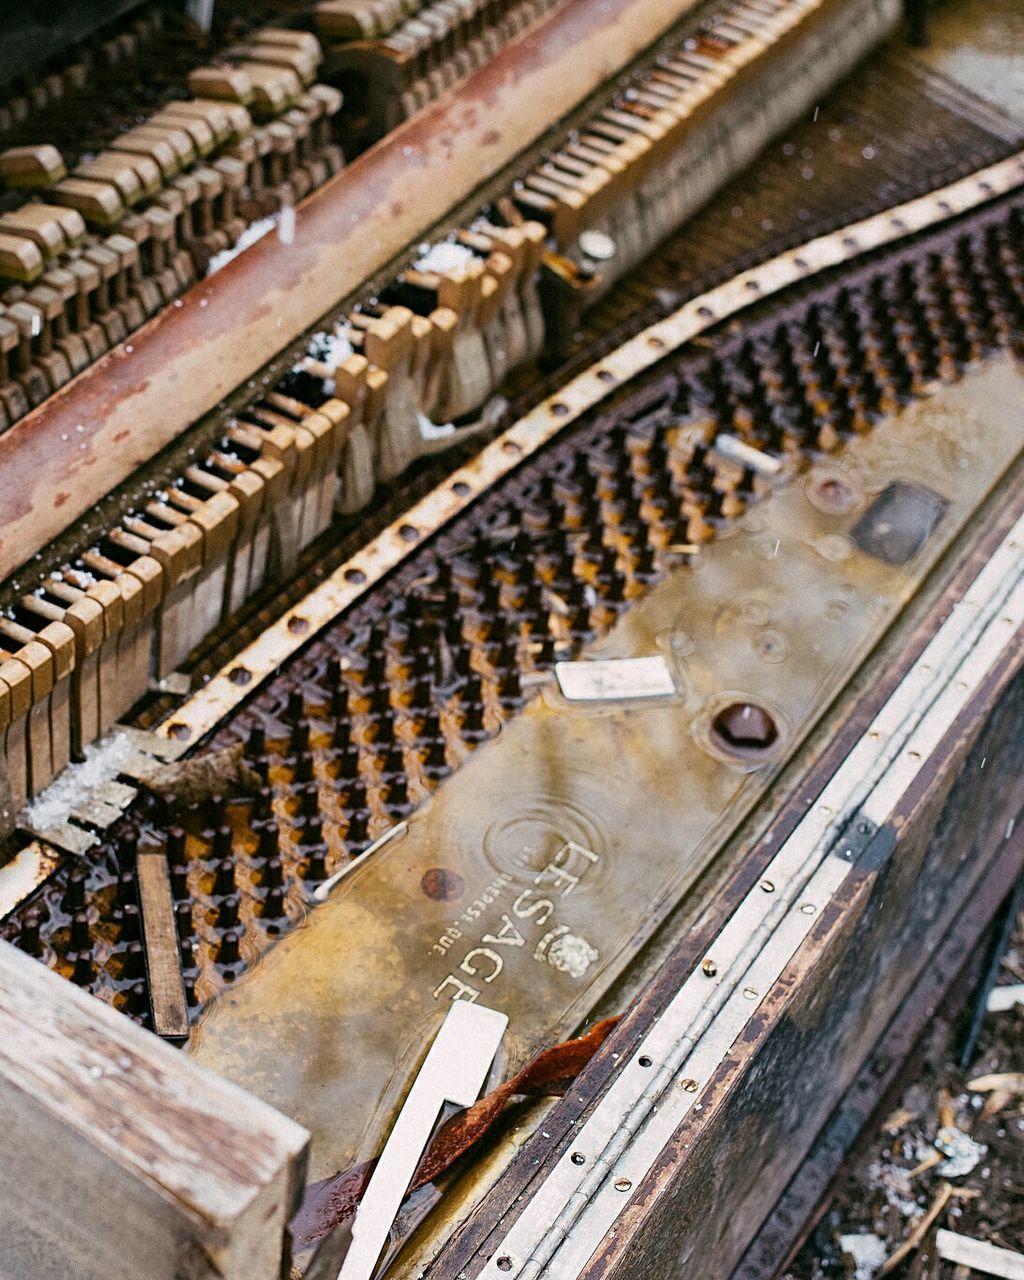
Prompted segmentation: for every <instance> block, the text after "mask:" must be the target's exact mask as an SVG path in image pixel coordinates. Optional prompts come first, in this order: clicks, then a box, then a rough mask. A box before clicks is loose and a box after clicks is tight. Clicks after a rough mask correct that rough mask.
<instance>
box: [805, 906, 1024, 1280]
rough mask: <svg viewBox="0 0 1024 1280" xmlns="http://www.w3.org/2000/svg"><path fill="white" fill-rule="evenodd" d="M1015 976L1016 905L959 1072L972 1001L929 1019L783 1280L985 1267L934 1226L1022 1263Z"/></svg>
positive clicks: (1019, 1023)
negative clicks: (975, 1035) (948, 1244)
mask: <svg viewBox="0 0 1024 1280" xmlns="http://www.w3.org/2000/svg"><path fill="white" fill-rule="evenodd" d="M1022 983H1024V913H1021V914H1019V915H1018V917H1017V921H1016V928H1015V931H1014V934H1013V938H1012V940H1011V943H1010V945H1009V947H1008V948H1007V949H1006V951H1005V952H1004V954H1003V956H1002V960H1001V962H1000V965H999V970H998V976H997V979H996V986H995V988H994V990H993V993H992V995H991V996H990V998H989V1000H988V1002H987V1012H986V1014H985V1017H984V1020H983V1022H982V1026H981V1034H980V1037H979V1039H978V1043H977V1047H976V1048H975V1051H974V1054H973V1056H972V1057H971V1060H970V1062H969V1063H968V1065H967V1066H966V1068H962V1067H961V1066H960V1065H959V1063H958V1058H959V1056H960V1052H961V1048H962V1045H963V1042H964V1035H965V1030H966V1026H967V1021H968V1019H969V1016H970V1012H971V1005H972V1004H973V998H971V999H968V1000H967V1002H966V1004H967V1012H966V1013H964V1014H961V1015H960V1016H959V1017H958V1018H956V1019H955V1020H954V1019H948V1020H947V1019H945V1018H943V1017H937V1018H936V1019H935V1021H934V1023H933V1025H932V1027H931V1029H930V1031H929V1033H928V1035H927V1038H926V1041H925V1044H924V1046H923V1051H922V1052H921V1053H919V1054H918V1055H915V1057H916V1064H915V1065H914V1067H913V1069H912V1070H911V1071H910V1072H909V1073H908V1076H907V1078H906V1079H905V1081H904V1084H903V1087H902V1090H899V1091H897V1093H896V1094H895V1097H894V1098H891V1099H890V1100H889V1103H888V1105H886V1107H884V1108H883V1110H884V1112H885V1114H883V1115H882V1117H881V1119H880V1121H879V1123H878V1124H877V1126H876V1127H875V1128H874V1130H873V1131H872V1132H871V1133H869V1134H868V1135H865V1137H864V1139H862V1142H861V1145H860V1152H859V1154H858V1155H857V1156H856V1158H855V1159H854V1160H853V1162H852V1164H851V1166H850V1167H849V1168H848V1170H847V1172H846V1173H845V1175H844V1176H842V1177H841V1179H840V1182H839V1184H838V1188H837V1191H836V1194H835V1197H834V1199H833V1201H832V1203H831V1205H830V1207H829V1208H828V1209H827V1210H826V1212H825V1214H824V1215H823V1216H822V1218H821V1221H820V1222H819V1224H818V1226H817V1228H816V1229H815V1231H814V1232H813V1233H812V1235H811V1237H810V1239H809V1240H808V1241H807V1243H806V1244H805V1245H804V1247H803V1249H802V1250H801V1251H800V1253H799V1254H798V1255H797V1258H796V1260H795V1261H794V1263H793V1264H792V1265H791V1266H790V1268H789V1269H788V1270H787V1271H786V1272H785V1274H784V1276H783V1280H833V1277H844V1278H845V1277H852V1278H853V1280H873V1278H874V1277H876V1276H881V1275H890V1276H893V1277H894V1278H895V1280H900V1278H901V1277H904V1278H905V1280H968V1277H971V1276H975V1275H977V1276H980V1275H982V1274H984V1273H983V1272H981V1271H977V1270H969V1269H968V1268H966V1267H964V1266H963V1265H961V1264H957V1263H955V1262H953V1261H948V1260H945V1259H944V1258H943V1257H941V1256H940V1253H942V1252H946V1251H947V1249H946V1248H943V1247H940V1245H941V1244H942V1240H944V1239H945V1237H943V1238H942V1240H940V1238H939V1232H941V1231H946V1232H948V1231H952V1232H956V1233H958V1234H959V1235H963V1236H968V1237H970V1238H972V1239H974V1240H978V1241H982V1242H985V1243H987V1244H989V1245H993V1246H995V1247H996V1248H997V1249H1002V1250H1007V1251H1009V1253H1010V1254H1011V1255H1014V1254H1016V1255H1018V1258H1019V1261H1018V1259H1012V1261H1011V1263H1010V1265H1011V1266H1012V1265H1013V1263H1014V1262H1016V1264H1017V1265H1018V1266H1019V1267H1021V1268H1024V1002H1021V1001H1019V1000H1017V998H1016V995H1015V994H1014V989H1015V988H1018V987H1020V985H1021V984H1022ZM1011 1001H1012V1003H1011ZM926 1219H927V1220H928V1221H927V1222H926ZM922 1227H923V1230H922ZM908 1245H909V1246H910V1247H909V1248H908V1247H907V1246H908ZM901 1250H902V1251H903V1252H902V1253H901V1252H900V1251H901ZM1000 1261H1001V1262H1002V1263H1004V1264H1005V1262H1006V1260H1005V1259H1001V1260H1000ZM996 1265H999V1264H998V1263H997V1264H996ZM991 1274H1006V1275H1010V1274H1019V1272H1015V1271H1012V1270H1007V1271H1005V1272H999V1273H995V1272H993V1273H991Z"/></svg>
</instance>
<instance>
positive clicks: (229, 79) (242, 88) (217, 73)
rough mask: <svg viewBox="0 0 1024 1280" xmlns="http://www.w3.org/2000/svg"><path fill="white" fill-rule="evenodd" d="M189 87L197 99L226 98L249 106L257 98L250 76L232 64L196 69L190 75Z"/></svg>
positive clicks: (226, 63)
mask: <svg viewBox="0 0 1024 1280" xmlns="http://www.w3.org/2000/svg"><path fill="white" fill-rule="evenodd" d="M188 87H189V89H190V90H191V92H192V93H194V94H195V95H196V97H197V98H224V99H226V100H227V101H228V102H240V103H242V105H243V106H248V104H249V103H250V102H252V100H253V97H254V96H255V90H254V89H253V86H252V81H251V80H250V79H249V76H248V74H247V73H246V72H245V71H244V70H243V69H242V68H241V67H235V66H232V65H231V63H230V62H225V63H219V64H217V65H216V66H212V67H196V68H195V70H194V71H190V72H189V73H188Z"/></svg>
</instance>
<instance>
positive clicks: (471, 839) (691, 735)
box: [190, 357, 1024, 1177]
mask: <svg viewBox="0 0 1024 1280" xmlns="http://www.w3.org/2000/svg"><path fill="white" fill-rule="evenodd" d="M1022 390H1024V374H1022V372H1021V370H1020V368H1019V366H1018V365H1017V364H1016V363H1015V362H1014V361H1013V360H1012V358H1010V357H1000V358H998V359H996V360H994V361H993V362H992V363H991V364H990V365H989V366H988V367H986V368H984V369H982V370H977V371H975V372H973V373H971V374H969V375H968V376H967V377H966V378H965V379H964V380H963V381H962V382H961V383H959V384H958V385H956V386H953V387H948V388H945V389H942V390H938V391H937V392H936V393H935V394H933V395H932V396H931V397H930V398H928V399H926V400H923V401H921V402H919V403H917V404H916V405H914V406H913V407H911V408H909V409H907V410H906V411H904V412H903V413H902V414H900V415H899V416H898V417H894V418H891V419H889V420H887V421H885V422H883V423H880V424H879V426H878V427H877V429H876V430H875V432H873V433H872V434H871V435H870V436H867V437H861V438H858V439H855V440H854V441H853V442H852V443H851V444H850V446H849V447H848V448H847V449H846V451H845V452H844V453H842V454H840V455H837V456H835V455H834V456H833V457H832V458H831V459H829V461H828V462H827V464H825V463H819V464H816V465H814V466H812V467H811V468H810V470H809V471H807V472H806V473H805V474H804V475H803V476H799V477H798V476H796V475H794V474H793V473H791V472H788V471H787V472H784V473H783V475H782V476H781V478H779V479H778V480H776V481H775V482H774V491H773V492H772V494H771V496H770V497H768V498H767V499H766V500H765V501H763V502H761V503H760V504H759V505H755V506H753V507H752V508H751V509H750V510H749V511H748V512H747V514H746V515H745V516H743V517H741V518H740V519H739V520H738V521H737V522H736V523H735V525H734V526H733V527H732V528H731V530H730V531H728V532H727V533H726V535H725V536H722V537H721V538H720V540H719V541H717V542H714V543H711V544H708V545H706V546H703V547H702V548H701V550H700V551H699V552H698V553H696V555H695V556H693V557H692V558H693V563H692V564H689V565H687V564H682V563H681V564H680V567H679V569H678V570H677V571H676V572H675V573H673V574H672V575H671V576H669V577H668V579H667V580H666V581H664V582H663V583H662V585H661V586H660V587H658V588H657V589H655V590H654V591H653V592H651V594H650V595H648V596H647V597H646V598H644V599H642V600H641V601H640V602H639V603H637V605H636V606H635V607H634V608H633V609H632V610H631V611H630V612H628V613H627V614H626V615H625V616H624V617H623V618H622V619H621V620H620V622H619V623H618V624H617V625H616V626H615V627H614V628H613V629H612V630H611V631H610V632H609V634H608V635H607V636H606V637H605V638H604V639H603V640H602V641H600V642H598V643H597V644H595V645H593V646H592V647H591V648H590V649H589V650H588V651H587V652H588V654H589V655H590V656H593V657H600V658H609V659H610V658H623V657H639V656H648V655H652V654H659V653H660V654H663V655H664V656H665V657H666V660H667V661H668V662H669V664H670V666H671V669H672V671H673V677H674V682H675V684H676V688H677V693H676V695H675V696H674V697H672V698H669V699H665V700H664V701H657V702H655V701H653V700H652V701H651V702H649V703H645V704H637V703H630V704H625V703H623V704H621V705H618V704H614V703H612V704H608V703H604V704H600V705H594V704H590V705H588V704H579V703H577V704H572V703H569V702H567V701H565V700H564V699H563V698H561V697H560V696H559V695H558V694H557V693H556V692H555V690H554V688H553V687H551V688H547V689H545V691H544V693H543V695H542V696H541V697H540V698H539V699H536V700H535V701H534V702H533V703H531V704H530V705H529V706H528V707H527V709H526V711H525V712H524V713H523V714H522V715H521V716H520V717H519V718H518V719H516V720H514V721H513V722H511V723H508V724H505V725H504V726H503V728H502V731H501V733H500V735H499V736H498V738H497V739H496V740H494V741H491V742H488V743H485V744H484V745H482V746H481V747H479V749H478V750H477V751H476V752H475V753H474V754H473V756H472V757H471V758H470V759H469V760H468V761H467V762H466V763H465V764H464V765H463V767H462V768H461V769H460V771H459V772H458V773H457V774H456V775H455V776H454V777H452V778H451V779H450V780H449V781H448V783H447V784H446V785H445V786H444V787H443V788H441V789H440V790H439V791H438V792H437V793H436V794H435V795H434V797H433V798H432V799H431V800H430V801H429V802H428V803H427V804H426V805H425V806H424V807H422V808H421V809H420V810H419V811H417V812H416V813H415V814H414V815H413V816H412V817H411V818H410V819H409V824H408V825H409V829H408V834H407V835H405V837H404V838H403V839H401V840H397V841H394V842H392V843H391V844H389V845H388V846H386V847H384V848H381V849H380V850H379V852H378V853H376V854H374V855H373V856H371V857H370V858H369V859H367V861H366V862H365V863H364V864H362V865H361V866H359V867H357V868H356V869H355V870H353V872H352V873H351V874H350V875H348V876H346V878H345V879H344V880H343V881H342V883H341V884H340V885H339V886H338V888H337V889H336V890H335V892H334V894H333V895H332V897H331V899H330V900H329V902H328V903H326V904H325V905H324V906H323V907H321V908H319V909H318V910H317V911H316V913H315V914H314V915H313V916H311V917H310V918H309V920H308V922H307V923H306V924H305V925H304V926H303V927H301V928H299V929H297V930H295V932H293V933H292V934H291V935H289V936H288V937H287V938H285V939H283V940H282V941H281V942H280V943H279V944H278V945H277V946H276V947H275V948H274V949H273V950H272V951H271V952H270V953H269V954H268V955H266V956H265V957H264V958H263V960H262V961H261V962H260V963H259V964H258V965H257V966H256V967H255V968H253V969H252V970H251V971H250V972H249V973H247V974H246V975H245V976H243V977H241V978H239V979H238V981H236V982H235V983H234V984H233V985H232V986H231V987H230V988H229V989H227V990H225V991H224V992H222V994H221V995H220V996H219V997H218V998H217V999H216V1000H215V1001H214V1003H213V1004H212V1006H211V1007H210V1009H209V1011H208V1013H207V1015H206V1016H205V1017H204V1018H203V1019H202V1021H201V1022H200V1024H199V1026H198V1028H197V1033H196V1034H195V1035H194V1038H193V1045H192V1048H191V1050H190V1052H191V1053H193V1054H194V1056H195V1057H196V1058H197V1059H198V1060H199V1061H200V1062H203V1063H205V1064H206V1065H209V1066H212V1067H214V1068H215V1069H217V1070H219V1071H221V1072H223V1073H224V1074H226V1075H227V1076H229V1077H230V1078H232V1079H235V1080H237V1081H238V1082H239V1083H241V1084H243V1085H245V1086H246V1087H247V1088H250V1089H252V1090H253V1091H254V1092H256V1093H257V1094H258V1095H260V1096H262V1097H264V1098H265V1099H267V1100H268V1101H270V1102H272V1103H274V1104H275V1105H276V1106H278V1107H280V1108H281V1109H282V1110H283V1111H284V1112H285V1113H286V1114H288V1115H290V1116H292V1117H294V1118H295V1119H297V1120H299V1121H300V1122H301V1123H302V1124H304V1125H305V1126H307V1127H308V1128H309V1129H310V1130H311V1131H312V1133H313V1135H314V1145H313V1163H312V1176H313V1177H318V1176H321V1175H323V1174H326V1173H330V1172H332V1171H334V1170H335V1169H337V1168H339V1167H343V1166H344V1165H346V1164H347V1163H349V1162H350V1161H351V1160H353V1159H355V1158H360V1157H362V1156H365V1155H368V1154H370V1153H371V1152H372V1151H373V1150H374V1149H376V1148H377V1147H378V1146H379V1143H380V1141H381V1138H382V1136H383V1134H384V1133H385V1132H386V1130H387V1127H388V1125H389V1123H390V1121H391V1119H392V1117H393V1115H394V1113H395V1111H396V1109H397V1107H398V1105H399V1103H400V1101H401V1097H402V1094H403V1091H404V1089H405V1088H406V1087H407V1084H408V1081H409V1079H410V1078H411V1075H412V1074H413V1072H414V1070H415V1067H416V1065H417V1063H418V1061H419V1059H420V1056H421V1055H422V1052H423V1051H424V1049H425V1047H426V1045H427V1044H428V1043H429V1041H430V1039H431V1037H432V1035H433V1033H434V1032H435V1031H436V1028H437V1026H438V1025H439V1023H440V1020H441V1018H442V1017H443V1013H444V1009H445V1008H446V1006H447V1003H448V1001H449V1000H451V999H453V998H460V999H480V1000H481V1001H482V1002H484V1003H486V1004H488V1005H489V1006H491V1007H494V1008H498V1009H501V1010H502V1011H503V1012H505V1013H507V1014H508V1015H509V1018H510V1033H511V1034H510V1036H509V1038H508V1041H507V1049H506V1061H505V1062H503V1063H501V1064H499V1070H500V1071H501V1072H502V1073H505V1072H507V1071H508V1070H511V1069H512V1067H513V1066H514V1065H515V1063H516V1062H519V1061H521V1060H522V1059H523V1058H525V1057H526V1056H528V1055H529V1054H530V1053H531V1052H532V1051H533V1050H534V1049H535V1048H536V1047H537V1046H538V1045H539V1044H540V1043H541V1042H543V1041H544V1040H546V1039H548V1038H550V1037H551V1036H553V1035H555V1034H557V1033H558V1032H559V1031H560V1030H563V1029H565V1028H567V1027H569V1026H571V1025H572V1024H574V1023H576V1022H578V1021H579V1020H580V1019H581V1018H582V1017H583V1016H584V1014H585V1013H586V1011H587V1009H588V1008H589V1007H590V1006H591V1005H592V1004H593V1003H594V1001H595V1000H596V999H597V997H598V995H599V993H600V992H601V991H602V990H604V989H605V988H606V987H607V985H608V984H609V983H610V982H611V980H612V979H613V978H614V977H615V976H616V975H617V974H618V973H619V972H621V970H622V968H623V967H624V965H625V964H626V963H627V962H628V960H629V958H630V957H631V956H632V955H633V954H635V952H636V950H637V948H638V947H639V945H640V944H641V942H642V940H643V939H644V938H645V937H646V936H647V935H648V934H649V933H650V931H651V929H652V928H653V927H654V925H655V924H656V923H657V921H658V920H659V919H660V918H662V917H663V915H664V914H665V912H666V911H667V910H668V909H669V907H670V906H671V905H672V904H673V903H674V902H675V901H677V900H678V898H679V897H680V896H681V894H682V893H683V892H685V890H686V888H687V886H688V885H689V884H690V883H692V881H693V879H694V877H695V876H696V875H697V874H698V873H699V871H700V870H701V869H702V868H703V867H705V866H706V865H707V863H708V861H709V860H710V859H711V858H712V857H713V855H714V853H715V850H716V849H717V848H719V847H720V845H721V842H722V841H723V840H724V838H725V837H726V836H727V835H728V833H729V831H730V830H731V829H733V828H734V826H735V825H736V823H737V822H738V821H739V819H740V818H741V817H742V815H743V814H744V813H745V812H747V811H748V810H749V808H750V806H751V805H752V804H753V803H754V802H755V801H756V800H757V798H758V797H759V796H761V795H762V794H763V793H764V790H765V788H766V786H767V785H768V783H769V781H770V780H771V778H772V777H773V776H774V774H775V773H776V771H777V769H778V768H779V766H780V764H781V762H782V761H783V760H784V759H785V758H786V757H787V756H788V754H789V753H790V752H791V751H792V750H793V748H794V747H795V745H796V744H797V743H798V742H799V740H800V739H801V738H802V737H803V735H804V734H805V733H806V732H807V731H808V729H809V728H810V726H811V725H812V724H813V722H814V721H815V719H816V718H817V717H818V716H819V715H820V714H821V712H822V711H823V710H824V708H825V707H826V706H827V705H828V704H829V702H830V701H831V700H832V698H833V697H834V696H835V695H836V694H837V692H838V691H839V690H840V689H841V688H842V687H843V685H844V683H845V682H846V681H847V680H848V679H849V677H850V675H851V674H852V673H853V671H854V670H855V669H856V666H857V664H858V663H859V662H860V660H861V659H862V658H863V657H864V656H865V655H866V653H867V652H868V651H869V649H870V648H872V647H873V646H874V645H875V644H876V643H877V641H878V639H879V638H880V636H881V635H882V634H883V633H884V631H885V629H886V626H887V625H888V623H889V622H890V621H891V620H892V619H893V618H894V617H895V615H896V614H897V613H898V611H899V609H900V608H901V606H902V605H903V604H904V603H905V601H906V600H907V599H908V598H909V597H910V596H911V595H912V594H913V592H914V591H915V590H916V588H917V586H918V585H919V584H920V582H921V581H922V579H923V577H924V575H925V574H926V572H927V571H928V569H929V568H930V567H931V566H932V565H933V564H934V563H935V562H936V560H937V559H938V557H939V556H940V555H941V553H942V552H943V551H944V550H945V548H946V547H948V546H949V544H950V542H951V540H952V539H953V538H954V537H955V535H956V533H957V531H958V530H959V529H960V528H962V527H963V525H964V524H965V522H966V521H967V519H968V518H969V516H970V514H971V512H972V511H973V510H974V509H975V508H976V507H977V505H978V503H979V502H980V501H981V500H982V499H983V497H984V496H985V494H986V493H987V492H988V491H989V490H990V488H991V487H992V485H993V484H994V483H995V482H996V480H997V479H998V478H999V476H1000V475H1001V474H1002V473H1003V471H1004V470H1005V468H1006V467H1007V466H1008V465H1009V463H1010V462H1011V461H1012V460H1013V458H1014V457H1015V456H1016V455H1017V453H1018V451H1019V449H1020V447H1021V444H1022V443H1024V441H1022V439H1021V432H1020V426H1019V421H1018V415H1017V413H1016V410H1015V405H1016V404H1017V403H1018V402H1019V397H1020V395H1021V392H1022ZM897 482H899V483H902V484H906V485H913V486H919V487H926V488H927V489H930V490H932V491H934V492H935V493H936V494H938V495H940V497H942V498H943V499H945V500H946V502H947V503H948V506H947V507H946V509H945V511H944V513H943V514H942V516H941V518H940V519H939V521H938V523H937V525H936V527H935V529H934V531H933V532H932V533H931V536H930V537H928V538H926V539H925V541H924V543H923V545H922V546H921V547H920V549H919V550H918V552H917V554H916V555H915V556H914V557H913V558H912V559H911V560H909V561H908V562H907V563H906V564H905V565H903V566H894V565H892V564H889V563H887V562H886V561H884V560H881V559H879V558H877V557H875V556H872V555H869V554H866V553H865V552H864V551H862V550H861V549H859V548H858V546H857V543H856V542H855V541H854V539H853V537H852V532H853V530H854V528H855V527H856V525H857V523H858V521H859V520H860V519H861V518H862V515H863V512H864V511H865V510H866V509H867V508H868V507H869V506H870V504H871V503H872V502H873V501H874V500H875V499H876V498H877V496H878V495H879V494H881V493H883V492H884V491H885V490H886V489H887V488H888V487H889V486H891V485H893V484H895V483H897ZM680 556H681V560H685V559H686V558H687V554H686V553H685V552H681V553H680ZM745 706H749V707H753V708H757V709H758V710H759V711H760V712H761V713H764V714H766V715H767V716H768V717H769V718H770V723H771V725H772V726H773V730H774V735H773V736H772V735H770V734H768V735H766V734H763V733H762V734H761V739H762V741H761V742H760V744H759V743H758V742H757V741H755V740H752V741H751V742H745V741H743V740H742V739H743V729H742V722H741V723H740V725H739V727H737V723H736V722H734V721H733V720H731V719H730V714H729V713H731V712H732V711H733V710H734V709H735V708H737V707H739V708H743V707H745ZM723 713H726V714H725V715H724V718H723ZM756 736H757V735H754V738H756ZM767 738H770V740H765V739H767ZM737 744H738V745H739V746H740V747H741V748H749V747H751V746H752V747H753V748H754V750H753V753H751V751H750V750H747V749H743V750H737V749H735V748H736V746H737Z"/></svg>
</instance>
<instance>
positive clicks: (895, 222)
mask: <svg viewBox="0 0 1024 1280" xmlns="http://www.w3.org/2000/svg"><path fill="white" fill-rule="evenodd" d="M889 226H890V227H894V228H895V229H896V230H897V231H906V229H907V224H906V223H905V222H904V221H903V219H902V218H890V219H889Z"/></svg>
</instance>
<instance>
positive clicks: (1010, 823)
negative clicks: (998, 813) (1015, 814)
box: [1006, 818, 1017, 840]
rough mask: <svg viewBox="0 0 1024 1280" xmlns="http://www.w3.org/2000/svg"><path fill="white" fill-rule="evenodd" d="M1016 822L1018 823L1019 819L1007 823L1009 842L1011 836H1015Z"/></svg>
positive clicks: (1012, 819)
mask: <svg viewBox="0 0 1024 1280" xmlns="http://www.w3.org/2000/svg"><path fill="white" fill-rule="evenodd" d="M1016 822H1017V819H1016V818H1011V819H1010V820H1009V821H1008V822H1007V824H1006V839H1007V840H1009V838H1010V836H1012V835H1013V828H1014V826H1015V825H1016Z"/></svg>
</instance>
